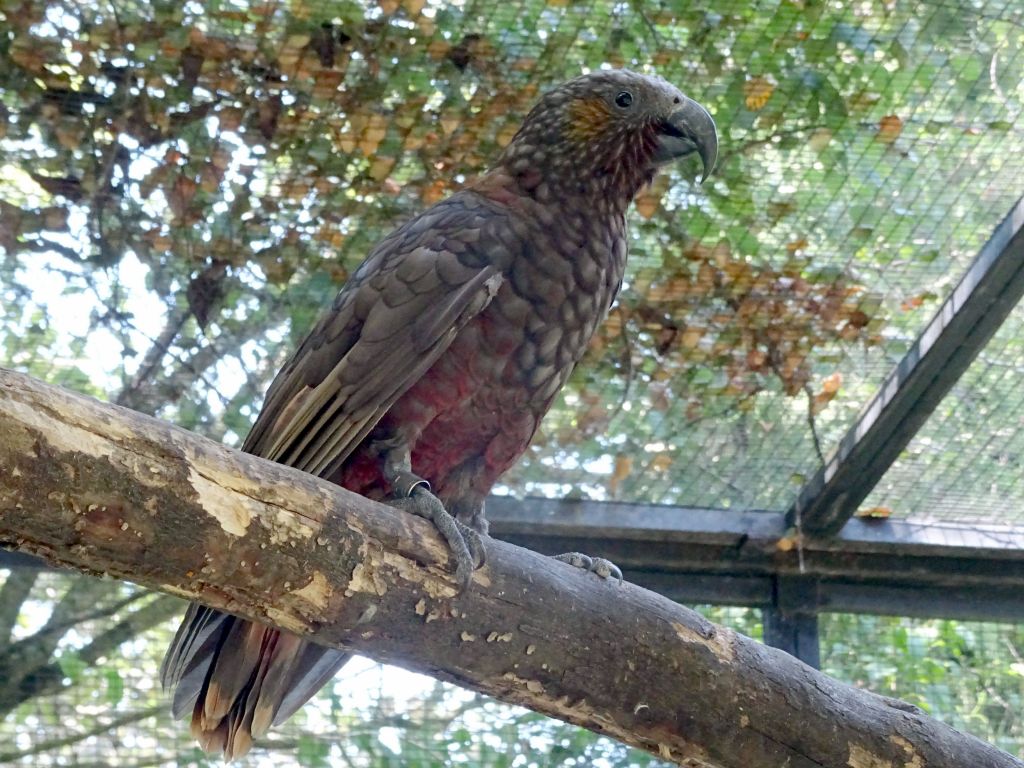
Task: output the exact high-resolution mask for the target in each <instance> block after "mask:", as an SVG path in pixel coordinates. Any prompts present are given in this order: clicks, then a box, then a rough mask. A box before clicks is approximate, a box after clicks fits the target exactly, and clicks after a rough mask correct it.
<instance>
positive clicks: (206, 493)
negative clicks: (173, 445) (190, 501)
mask: <svg viewBox="0 0 1024 768" xmlns="http://www.w3.org/2000/svg"><path fill="white" fill-rule="evenodd" d="M188 479H189V482H190V483H191V484H192V488H193V490H195V492H196V496H197V499H196V501H197V502H198V503H199V506H201V507H202V508H203V510H204V511H205V512H206V513H207V514H209V515H210V516H211V517H213V518H214V519H215V520H216V521H217V522H218V523H220V527H221V528H223V529H224V530H225V531H226V532H227V533H230V534H232V535H234V536H244V535H245V532H246V530H247V529H248V528H249V523H251V522H252V512H253V511H252V510H251V509H247V508H246V507H247V506H248V505H243V504H239V501H238V495H237V494H236V493H234V492H232V491H229V490H227V489H225V488H224V487H222V486H220V485H217V483H214V482H212V481H210V480H208V479H206V478H205V477H203V476H202V475H200V474H199V473H198V472H196V470H195V468H193V467H189V470H188Z"/></svg>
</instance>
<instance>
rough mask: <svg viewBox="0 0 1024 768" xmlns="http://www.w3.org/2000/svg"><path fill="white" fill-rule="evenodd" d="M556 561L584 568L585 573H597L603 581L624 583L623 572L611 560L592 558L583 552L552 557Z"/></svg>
mask: <svg viewBox="0 0 1024 768" xmlns="http://www.w3.org/2000/svg"><path fill="white" fill-rule="evenodd" d="M552 557H553V558H554V559H555V560H558V561H559V562H561V563H568V564H569V565H571V566H573V567H574V568H582V569H583V570H585V571H590V572H591V573H596V574H597V575H598V576H600V577H601V578H602V579H608V578H613V579H617V580H618V582H619V584H621V583H622V571H620V570H619V567H618V566H617V565H615V563H613V562H612V561H611V560H605V559H604V558H603V557H590V556H589V555H584V554H583V553H582V552H566V553H565V554H564V555H552Z"/></svg>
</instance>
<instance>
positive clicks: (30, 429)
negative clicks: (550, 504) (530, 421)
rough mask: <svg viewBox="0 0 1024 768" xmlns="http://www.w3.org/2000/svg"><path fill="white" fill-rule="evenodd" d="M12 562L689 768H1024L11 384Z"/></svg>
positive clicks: (343, 495) (404, 520) (3, 420)
mask: <svg viewBox="0 0 1024 768" xmlns="http://www.w3.org/2000/svg"><path fill="white" fill-rule="evenodd" d="M0 546H6V547H11V548H15V549H18V550H21V551H24V552H28V553H31V554H35V555H38V556H41V557H43V558H44V559H46V560H48V561H50V562H53V563H56V564H59V565H63V566H68V567H72V568H76V569H78V570H82V571H88V572H91V573H95V574H108V575H110V576H113V577H115V578H119V579H128V580H131V581H134V582H137V583H139V584H142V585H145V586H147V587H153V588H155V589H159V590H163V591H165V592H170V593H172V594H176V595H182V596H185V597H188V598H190V599H194V600H196V601H198V602H201V603H204V604H206V605H209V606H213V607H215V608H219V609H222V610H226V611H230V612H232V613H236V614H239V615H241V616H245V617H248V618H252V619H256V620H259V621H263V622H265V623H268V624H271V625H274V626H276V627H280V628H282V629H286V630H290V631H292V632H297V633H301V634H304V635H307V636H309V637H310V638H312V639H314V640H315V641H317V642H321V643H324V644H325V645H333V646H344V647H346V648H349V649H351V650H353V651H357V652H359V653H362V654H365V655H366V656H369V657H371V658H374V659H377V660H379V661H383V662H388V663H393V664H398V665H400V666H404V667H407V668H409V669H413V670H416V671H419V672H425V673H427V674H431V675H434V676H435V677H438V678H441V679H443V680H449V681H452V682H455V683H457V684H459V685H463V686H466V687H468V688H471V689H473V690H476V691H480V692H481V693H485V694H488V695H490V696H493V697H495V698H497V699H500V700H502V701H507V702H511V703H514V704H521V705H523V706H526V707H529V708H531V709H534V710H536V711H538V712H543V713H545V714H548V715H551V716H553V717H557V718H560V719H562V720H566V721H569V722H572V723H576V724H579V725H582V726H584V727H586V728H589V729H591V730H593V731H596V732H598V733H602V734H606V735H608V736H611V737H613V738H615V739H618V740H620V741H622V742H624V743H626V744H630V745H632V746H635V747H639V748H641V749H645V750H648V751H649V752H652V753H654V754H657V755H660V756H661V757H663V758H665V759H669V760H673V761H675V762H677V763H679V764H680V765H687V766H723V767H728V768H778V767H780V766H788V768H810V767H811V766H819V767H820V766H830V767H833V766H834V767H835V768H840V766H844V767H845V766H850V767H852V768H940V767H947V766H948V768H962V766H972V768H987V767H989V766H1017V767H1018V768H1021V766H1024V763H1021V762H1020V761H1018V760H1015V759H1014V758H1012V757H1010V756H1009V755H1007V754H1005V753H1003V752H1000V751H999V750H997V749H995V748H994V747H991V746H989V745H987V744H985V743H983V742H981V741H979V740H977V739H975V738H973V737H971V736H967V735H964V734H961V733H958V732H957V731H955V730H953V729H952V728H949V727H947V726H945V725H943V724H941V723H939V722H937V721H935V720H932V719H931V718H928V717H926V716H924V715H923V714H921V713H920V712H918V711H916V710H915V709H914V708H912V707H910V706H908V705H904V704H902V703H900V702H895V701H893V700H890V699H885V698H882V697H880V696H876V695H874V694H871V693H868V692H866V691H862V690H857V689H855V688H851V687H850V686H847V685H844V684H842V683H839V682H836V681H835V680H832V679H831V678H829V677H827V676H825V675H822V674H820V673H818V672H816V671H814V670H813V669H811V668H809V667H807V666H805V665H804V664H802V663H801V662H799V661H797V660H795V659H793V658H792V657H790V656H788V655H787V654H785V653H782V652H781V651H777V650H775V649H772V648H767V647H765V646H763V645H761V644H760V643H757V642H754V641H753V640H750V639H748V638H746V637H743V636H742V635H737V634H736V633H734V632H732V631H730V630H728V629H724V628H721V627H717V626H715V625H713V624H711V623H709V622H708V621H706V620H705V619H703V618H702V617H701V616H699V615H698V614H696V613H694V612H693V611H690V610H687V609H686V608H683V607H681V606H679V605H676V604H674V603H672V602H670V601H668V600H666V599H664V598H662V597H660V596H658V595H656V594H654V593H652V592H648V591H646V590H643V589H640V588H638V587H635V586H632V585H629V584H624V585H621V586H620V585H618V584H616V583H615V582H613V581H602V580H601V579H599V578H597V577H596V576H594V575H593V574H588V573H584V572H582V571H580V570H578V569H574V568H571V567H569V566H567V565H563V564H561V563H558V562H556V561H554V560H551V559H549V558H546V557H542V556H541V555H538V554H536V553H534V552H530V551H528V550H524V549H520V548H517V547H514V546H511V545H509V544H505V543H502V542H499V541H494V540H491V541H489V542H488V549H487V555H488V561H487V565H486V566H485V567H484V568H482V569H481V570H479V571H477V572H476V573H475V575H474V577H473V581H472V583H471V585H470V586H469V588H468V590H467V591H466V592H465V593H463V594H458V593H457V591H456V589H455V585H454V581H453V578H452V574H451V572H450V571H449V569H448V557H447V550H446V548H445V545H444V544H443V542H442V540H441V539H440V537H439V536H438V535H437V534H436V533H435V532H434V531H433V529H432V528H431V526H430V525H429V524H428V523H426V522H425V521H423V520H420V519H418V518H415V517H413V516H411V515H406V514H402V513H399V512H397V511H395V510H392V509H390V508H389V507H386V506H383V505H381V504H377V503H374V502H371V501H368V500H366V499H364V498H362V497H360V496H357V495H354V494H352V493H349V492H347V491H345V490H342V489H340V488H337V487H335V486H332V485H330V484H328V483H325V482H322V481H320V480H318V479H316V478H314V477H311V476H309V475H305V474H303V473H301V472H298V471H296V470H293V469H289V468H287V467H283V466H280V465H277V464H274V463H272V462H269V461H265V460H263V459H258V458H255V457H253V456H248V455H246V454H243V453H240V452H237V451H233V450H230V449H228V448H226V447H224V446H221V445H218V444H215V443H212V442H210V441H208V440H205V439H203V438H200V437H197V436H196V435H193V434H190V433H188V432H185V431H183V430H180V429H177V428H175V427H172V426H169V425H167V424H164V423H162V422H160V421H157V420H154V419H151V418H148V417H145V416H141V415H139V414H136V413H133V412H131V411H128V410H125V409H123V408H118V407H116V406H110V405H104V404H101V403H98V402H96V401H95V400H91V399H88V398H84V397H81V396H78V395H74V394H70V393H68V392H66V391H63V390H60V389H57V388H55V387H51V386H47V385H45V384H42V383H40V382H38V381H35V380H33V379H31V378H29V377H27V376H24V375H20V374H16V373H12V372H9V371H3V370H0ZM153 673H154V674H156V670H153Z"/></svg>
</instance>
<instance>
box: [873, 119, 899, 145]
mask: <svg viewBox="0 0 1024 768" xmlns="http://www.w3.org/2000/svg"><path fill="white" fill-rule="evenodd" d="M901 133H903V121H902V120H900V118H899V116H898V115H886V116H885V117H883V118H882V119H881V120H879V121H878V140H879V141H880V142H882V143H883V144H892V143H893V142H894V141H896V139H898V138H899V137H900V134H901Z"/></svg>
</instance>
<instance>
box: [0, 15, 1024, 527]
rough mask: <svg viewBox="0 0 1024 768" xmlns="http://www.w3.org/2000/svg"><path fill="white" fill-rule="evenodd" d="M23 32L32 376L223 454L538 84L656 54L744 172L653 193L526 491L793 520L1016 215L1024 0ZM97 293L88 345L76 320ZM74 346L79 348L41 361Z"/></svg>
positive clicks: (138, 24) (117, 23) (24, 353)
mask: <svg viewBox="0 0 1024 768" xmlns="http://www.w3.org/2000/svg"><path fill="white" fill-rule="evenodd" d="M5 23H6V24H7V26H8V28H9V33H10V34H9V46H8V50H7V56H8V60H9V64H10V67H9V68H8V70H7V71H8V72H9V75H8V77H9V82H8V84H7V86H6V87H5V100H4V103H5V113H6V115H7V117H6V129H5V133H6V138H5V139H4V140H3V141H4V154H5V158H6V164H5V168H7V169H8V170H10V171H11V174H9V175H8V181H7V182H6V183H5V187H4V190H5V192H4V194H5V197H6V198H7V200H8V201H9V202H8V203H7V206H6V207H5V208H4V209H3V215H4V223H5V225H6V226H7V229H8V230H9V231H11V232H12V233H16V242H15V241H12V242H11V243H9V245H10V246H11V250H12V251H13V252H19V251H24V250H25V249H28V251H29V252H31V253H35V254H37V257H35V258H33V259H32V260H31V261H30V262H25V263H18V262H8V265H7V273H6V276H7V280H6V281H5V284H6V291H7V300H6V301H5V306H6V307H8V315H7V319H8V331H9V335H8V337H7V338H8V349H9V356H10V357H11V358H12V360H13V361H15V362H17V363H19V364H20V365H22V366H23V367H28V368H32V366H33V365H35V370H37V371H40V370H50V371H51V375H52V376H56V377H59V378H61V380H62V381H65V382H67V383H73V384H77V385H78V386H80V387H85V388H87V389H88V388H90V385H91V384H92V383H93V382H96V381H98V380H102V379H103V377H110V376H115V377H120V378H121V380H122V383H123V384H124V385H125V387H126V389H125V391H123V392H122V393H121V395H120V399H121V400H122V402H124V403H126V404H129V405H134V406H136V407H143V408H150V409H156V410H158V411H159V412H160V413H161V414H162V415H164V416H167V417H171V418H174V419H175V420H176V421H178V422H179V423H182V424H184V425H186V426H189V427H193V428H202V429H205V430H206V431H208V432H209V433H210V434H212V435H214V436H217V437H224V438H226V439H228V440H238V439H239V437H240V435H242V434H244V432H245V430H246V429H247V427H248V424H249V422H250V421H251V419H252V418H253V416H254V414H255V407H256V403H257V402H258V399H259V395H260V393H261V392H262V391H263V389H264V388H265V386H266V382H267V379H268V377H269V376H270V375H271V374H272V373H273V372H274V371H275V370H276V368H277V366H278V365H279V364H280V361H281V359H282V357H281V356H282V355H283V354H284V353H286V352H287V350H288V349H290V347H291V344H293V343H294V340H295V338H296V336H298V335H299V334H300V333H301V332H302V331H304V330H305V329H306V328H307V327H308V326H309V324H310V322H311V321H312V319H313V318H314V317H315V315H316V313H317V310H318V308H319V307H322V306H324V305H325V304H326V303H327V302H328V301H329V298H330V296H331V294H332V293H333V292H334V291H335V290H336V289H337V286H338V284H339V283H340V282H342V281H343V280H344V278H345V277H346V275H347V274H348V271H349V270H350V269H351V268H352V267H353V266H354V265H355V264H356V263H358V261H359V260H360V259H361V258H362V257H363V255H365V253H366V250H367V247H368V245H369V244H371V243H373V242H374V241H376V240H377V239H379V237H380V236H381V234H382V233H383V232H384V231H386V229H387V228H389V227H391V226H393V225H394V224H395V223H396V222H397V221H400V220H401V219H402V218H404V217H406V216H408V215H409V214H410V213H411V212H413V211H415V210H417V209H419V208H421V207H422V206H423V205H424V204H427V203H430V202H434V201H436V200H437V199H439V198H440V197H441V196H443V195H445V194H447V193H448V192H449V191H451V190H452V189H455V188H457V187H458V186H459V185H460V184H461V183H462V182H464V181H465V180H466V179H467V178H470V177H472V176H473V175H474V174H476V173H478V172H479V171H480V170H481V169H482V168H484V167H486V165H487V163H488V160H489V159H490V158H493V157H494V156H495V154H496V152H497V151H498V148H499V147H500V145H501V144H503V143H504V142H506V141H508V140H509V138H510V137H511V135H512V132H513V131H514V130H515V127H516V125H517V124H518V122H519V120H521V118H522V116H523V115H524V113H525V111H526V109H527V108H528V107H529V106H530V104H532V103H533V101H534V100H535V99H536V96H537V93H538V92H539V91H540V90H542V89H543V88H544V87H546V86H548V85H549V84H551V83H554V82H557V81H559V80H561V79H564V78H566V77H568V76H570V75H572V74H574V73H577V72H579V71H580V70H581V68H586V67H597V66H608V65H630V66H635V67H639V68H653V69H655V70H656V71H657V72H658V73H660V74H662V75H663V76H665V77H666V78H668V79H669V80H672V81H674V82H677V83H679V84H680V85H681V86H683V87H684V88H685V89H686V90H688V91H690V92H691V93H693V94H694V95H695V96H697V97H699V98H700V99H701V100H702V101H703V102H704V103H706V104H707V105H708V106H709V108H710V109H711V110H712V112H713V113H714V114H715V115H716V117H717V119H718V122H719V124H720V126H721V132H722V153H721V154H722V157H721V162H720V164H719V169H718V172H717V174H716V176H714V177H713V178H712V181H711V182H709V183H708V184H707V185H706V186H705V187H704V188H703V189H700V190H698V189H697V188H695V187H694V186H693V185H692V183H691V182H690V181H689V178H690V176H689V173H690V171H689V170H684V169H676V170H674V171H673V172H672V173H671V174H670V175H669V176H667V177H666V178H665V180H663V181H661V182H659V183H657V184H656V185H655V186H654V187H653V188H652V189H651V190H650V191H649V192H647V193H645V195H643V196H642V197H641V199H640V201H639V203H638V206H637V215H636V216H635V217H634V219H635V222H634V223H635V226H634V229H633V236H632V239H633V242H632V263H631V269H630V272H629V275H628V276H627V282H626V285H625V287H624V291H623V293H622V296H621V297H620V301H619V304H618V306H617V308H616V310H615V311H614V312H613V313H612V315H611V317H610V318H609V320H608V322H607V324H606V325H605V327H604V328H603V329H602V332H601V334H600V335H599V337H598V339H596V340H595V342H594V344H593V348H592V350H591V354H590V355H589V359H588V360H587V364H586V365H585V366H583V367H582V368H581V369H580V372H579V374H578V375H577V376H576V378H575V379H574V381H573V382H572V383H571V385H570V387H569V388H568V389H567V391H566V393H565V395H564V397H563V399H562V400H561V401H560V403H559V404H558V406H557V407H556V409H555V413H553V414H552V415H551V417H550V418H549V419H548V421H547V422H546V424H545V427H544V429H543V431H542V434H541V435H540V437H539V438H538V440H537V441H536V442H535V444H534V448H533V451H532V452H531V454H530V455H529V456H528V457H527V459H526V460H525V461H524V462H523V463H522V464H521V465H520V466H519V467H518V468H517V470H516V471H515V472H514V473H511V474H510V475H509V476H508V477H507V480H506V483H507V487H508V489H510V490H513V491H516V492H524V491H525V492H530V493H543V494H547V495H551V494H554V495H562V494H565V493H568V492H571V491H576V492H582V493H584V494H586V495H589V496H592V497H595V498H607V497H616V498H622V499H629V500H638V501H663V502H674V503H685V504H689V505H693V506H712V507H732V508H768V509H785V508H787V507H788V506H789V505H790V503H791V502H792V501H793V498H794V496H795V494H796V492H797V491H798V490H799V487H800V485H801V483H802V482H803V480H804V479H806V478H807V477H808V475H809V474H811V473H812V472H813V471H814V470H815V469H816V468H817V466H818V465H819V463H820V458H821V454H823V453H825V452H827V451H828V450H829V448H830V447H831V446H832V445H833V444H834V443H835V442H836V440H837V438H838V437H839V436H840V435H841V433H842V431H843V429H844V428H845V427H846V426H847V425H848V424H849V423H850V420H851V418H852V417H853V415H854V414H855V412H856V410H857V409H858V408H859V406H860V405H861V404H862V403H863V402H864V401H865V400H866V399H867V397H869V396H870V394H871V393H872V392H873V391H874V389H875V388H876V387H877V386H878V385H879V383H880V382H881V381H882V379H883V377H884V375H885V374H886V373H887V372H888V370H889V369H890V368H891V366H892V364H893V363H894V362H895V361H896V360H897V359H898V358H899V357H900V356H901V355H902V354H903V353H904V352H905V351H906V350H907V348H908V347H909V345H910V344H911V342H912V341H913V338H914V336H915V334H916V332H917V330H918V329H920V328H921V327H922V326H923V325H924V323H925V322H926V321H927V320H928V318H929V315H930V314H931V313H932V312H933V311H934V309H935V308H936V307H937V306H938V302H939V300H940V299H941V297H942V296H943V295H944V293H945V291H947V290H948V289H949V287H950V286H951V285H952V284H953V283H954V281H955V279H956V277H957V276H958V275H959V273H960V272H961V271H962V269H963V267H964V266H965V264H966V263H967V261H968V260H969V259H970V257H971V256H972V255H973V254H974V253H975V252H976V250H977V249H978V247H979V246H980V245H981V243H982V242H983V241H984V240H985V238H986V237H987V235H988V233H989V232H990V231H991V229H992V227H993V226H994V225H995V224H996V223H997V222H998V221H999V219H1000V218H1001V217H1002V216H1003V215H1004V214H1005V212H1006V211H1007V210H1008V209H1009V207H1010V205H1011V203H1012V202H1013V201H1014V200H1015V199H1016V197H1017V196H1019V194H1020V193H1021V189H1020V188H1019V179H1018V178H1017V176H1016V167H1015V163H1014V158H1015V157H1017V156H1018V155H1019V151H1020V149H1021V142H1022V137H1021V132H1020V130H1019V128H1018V127H1017V122H1016V117H1017V116H1018V115H1019V114H1020V108H1021V99H1022V96H1021V93H1020V87H1019V82H1018V78H1017V77H1016V75H1015V74H1014V73H1016V72H1017V71H1019V65H1020V41H1019V29H1020V24H1021V10H1020V8H1019V7H1018V6H1017V4H1016V3H1012V2H999V1H998V0H993V1H992V2H988V3H981V2H979V3H939V2H922V3H896V4H888V3H878V4H871V3H868V4H860V5H855V6H846V5H838V4H837V5H824V4H817V3H808V4H806V6H801V5H798V4H788V3H782V4H779V3H777V2H761V3H752V4H748V3H742V4H741V3H733V4H728V3H726V4H721V3H716V4H714V5H713V7H712V6H710V5H709V6H702V5H701V4H687V5H686V6H685V7H675V6H673V5H671V4H663V5H657V6H651V7H649V8H647V9H646V10H645V9H641V8H634V7H632V6H628V7H627V6H622V5H620V4H614V3H607V4H603V3H600V2H592V3H565V2H557V3H544V2H527V1H526V0H524V1H523V2H520V3H517V4H488V3H468V4H465V5H447V4H446V5H441V4H433V3H425V2H419V1H417V2H397V0H396V1H395V2H393V3H381V4H379V5H378V4H368V5H360V4H358V3H354V2H328V1H327V0H324V1H323V2H314V3H298V4H296V3H291V4H288V5H284V4H277V3H258V4H252V5H250V4H247V3H244V2H239V3H232V4H219V3H216V4H205V5H199V4H189V3H185V4H182V5H167V6H164V5H159V4H154V5H148V4H145V3H136V4H131V3H129V4H120V5H118V7H117V8H114V7H113V6H106V5H104V4H97V5H95V6H93V5H62V4H60V3H54V4H47V3H30V4H28V6H27V11H26V12H24V13H18V14H14V13H11V12H8V13H7V16H6V21H5ZM28 82H31V83H32V87H26V86H25V84H26V83H28ZM32 211H38V212H39V213H37V214H32V213H31V212H32ZM30 214H31V215H30ZM80 254H81V256H80ZM83 262H84V263H83ZM97 267H102V268H103V269H102V271H97ZM41 280H45V281H47V282H48V283H49V284H50V286H52V287H51V290H49V291H46V292H41V291H38V290H35V289H33V288H32V287H30V286H34V285H37V284H38V283H39V281H41ZM143 284H145V285H146V287H148V289H149V292H148V293H147V292H146V291H144V290H142V289H143ZM54 294H56V295H54ZM69 294H74V295H75V300H74V302H73V303H72V304H71V306H74V308H75V313H74V314H76V315H78V314H89V313H91V317H92V320H91V322H90V323H89V324H88V325H87V326H85V325H83V324H82V323H77V322H76V323H73V324H68V323H66V322H65V323H61V321H60V318H61V317H69V316H70V315H69V313H67V312H56V311H54V310H55V309H58V308H59V307H62V306H68V302H71V299H70V298H68V295H69ZM58 297H59V298H58ZM62 302H63V303H62ZM157 306H163V307H164V309H163V312H162V313H160V312H154V311H153V308H154V307H157ZM161 314H162V316H161ZM51 334H52V335H55V336H56V337H57V338H56V339H55V342H56V343H57V344H58V345H59V347H60V349H61V353H62V354H61V355H60V356H59V359H56V360H54V359H46V360H42V359H40V353H39V351H38V350H37V349H36V348H34V347H33V346H32V345H28V344H25V343H23V342H22V339H31V338H38V339H40V340H45V339H47V338H49V335H51ZM168 334H170V338H169V341H168V343H167V344H166V345H164V344H156V346H155V347H154V343H155V342H162V341H163V340H164V339H165V338H167V335H168ZM42 346H43V347H44V348H49V345H48V344H44V345H42ZM146 348H156V349H161V350H164V351H165V353H166V354H165V355H164V357H163V359H162V360H161V359H158V360H155V361H154V360H150V359H146V358H145V357H144V356H142V355H141V352H140V351H139V350H142V349H146ZM117 350H119V351H120V354H118V352H117ZM140 357H142V359H140ZM54 367H56V368H57V370H53V368H54ZM140 374H146V375H152V376H153V377H155V378H154V380H153V381H152V382H150V383H149V384H148V385H147V386H146V387H142V386H141V384H140V382H141V381H142V378H141V377H140ZM93 389H94V391H97V390H96V388H95V386H94V385H93ZM102 390H103V387H100V388H99V390H98V391H97V393H102ZM963 492H965V493H969V492H970V490H969V489H968V488H966V487H965V488H964V489H963Z"/></svg>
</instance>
